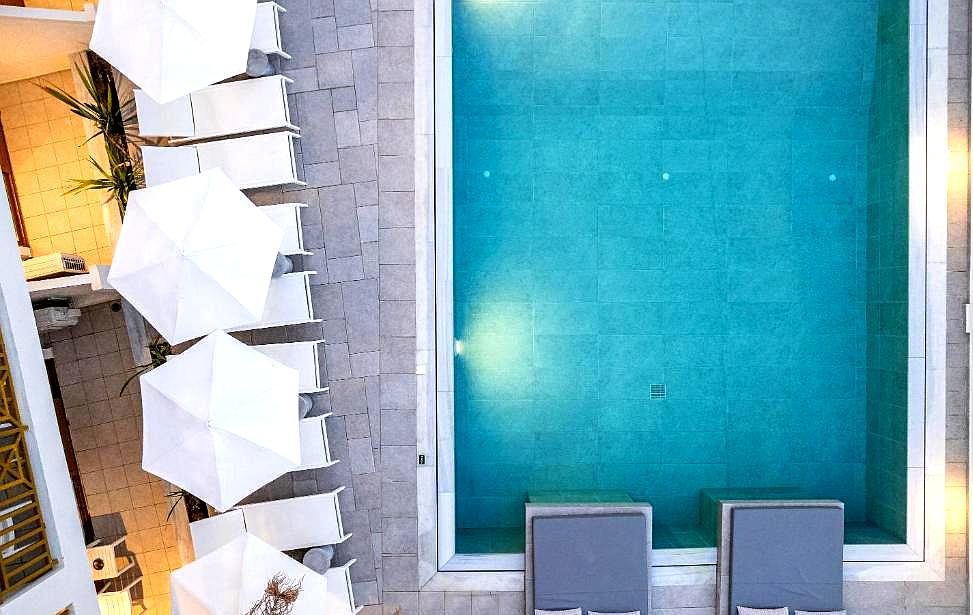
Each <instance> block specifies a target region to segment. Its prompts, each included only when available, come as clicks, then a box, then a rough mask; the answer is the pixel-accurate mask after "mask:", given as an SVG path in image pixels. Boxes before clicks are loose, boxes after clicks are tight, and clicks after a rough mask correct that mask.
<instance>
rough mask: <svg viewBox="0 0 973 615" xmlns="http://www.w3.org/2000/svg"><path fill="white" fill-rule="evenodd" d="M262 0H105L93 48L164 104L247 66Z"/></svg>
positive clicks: (103, 0)
mask: <svg viewBox="0 0 973 615" xmlns="http://www.w3.org/2000/svg"><path fill="white" fill-rule="evenodd" d="M256 12H257V0H206V1H205V2H200V0H101V2H99V3H98V12H97V14H96V16H95V27H94V31H93V32H92V34H91V43H90V44H89V46H90V47H91V50H92V51H94V52H95V53H97V54H98V55H100V56H101V57H102V58H104V59H105V60H106V61H107V62H108V63H109V64H111V65H112V66H114V67H115V68H117V69H118V70H120V71H121V72H122V73H123V74H124V75H125V76H126V77H128V78H129V79H131V80H132V81H134V82H135V84H136V85H138V86H139V87H140V88H142V89H143V90H145V93H146V94H148V95H149V96H151V97H152V98H153V99H154V100H155V101H156V102H158V103H160V104H164V103H167V102H171V101H172V100H175V99H176V98H179V97H180V96H183V95H185V94H189V93H190V92H194V91H196V90H198V89H200V88H204V87H206V86H208V85H211V84H213V83H216V82H217V81H222V80H224V79H227V78H229V77H233V76H234V75H239V74H241V73H243V72H245V71H246V69H247V54H248V53H249V51H250V39H251V37H252V36H253V24H254V18H255V16H256Z"/></svg>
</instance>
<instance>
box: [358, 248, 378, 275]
mask: <svg viewBox="0 0 973 615" xmlns="http://www.w3.org/2000/svg"><path fill="white" fill-rule="evenodd" d="M361 257H362V270H363V271H364V274H365V279H366V280H377V279H378V278H379V265H378V242H377V241H373V242H371V243H363V244H362V245H361Z"/></svg>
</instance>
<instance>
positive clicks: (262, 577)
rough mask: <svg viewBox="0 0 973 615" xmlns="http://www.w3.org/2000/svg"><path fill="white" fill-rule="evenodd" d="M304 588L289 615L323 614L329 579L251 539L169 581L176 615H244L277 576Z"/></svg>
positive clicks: (205, 558)
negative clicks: (281, 576)
mask: <svg viewBox="0 0 973 615" xmlns="http://www.w3.org/2000/svg"><path fill="white" fill-rule="evenodd" d="M278 574H280V575H284V577H286V579H287V584H289V585H292V584H295V583H300V584H301V588H300V592H299V593H298V595H297V600H296V601H295V602H294V606H293V610H292V611H291V612H290V615H311V614H313V615H321V613H324V612H325V611H324V610H322V609H323V605H324V604H326V602H327V583H326V580H325V577H324V575H321V574H318V573H317V572H314V571H313V570H311V569H310V568H308V567H306V566H304V565H303V564H301V563H300V562H298V561H297V560H294V559H291V558H290V557H288V556H286V555H284V554H283V553H281V552H280V551H278V550H277V549H274V548H273V547H271V546H270V545H268V544H267V543H265V542H263V541H262V540H260V539H259V538H256V537H255V536H252V535H250V534H243V535H242V536H240V537H238V538H235V539H233V540H232V541H230V542H228V543H227V544H225V545H223V546H222V547H220V548H219V549H217V550H215V551H213V552H212V553H209V554H207V555H205V556H203V557H201V558H199V559H198V560H196V561H194V562H192V563H190V564H187V565H185V566H183V567H182V568H180V569H178V570H175V571H173V572H172V574H171V575H170V577H169V587H170V592H171V596H172V615H241V614H242V613H246V612H247V611H249V610H250V607H252V606H253V605H254V603H255V602H257V601H258V600H260V599H261V597H262V596H263V594H264V591H265V589H266V587H267V583H268V581H270V580H271V579H272V578H273V577H274V576H275V575H278Z"/></svg>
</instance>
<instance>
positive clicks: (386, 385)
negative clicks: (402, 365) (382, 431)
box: [379, 374, 416, 410]
mask: <svg viewBox="0 0 973 615" xmlns="http://www.w3.org/2000/svg"><path fill="white" fill-rule="evenodd" d="M379 383H380V385H381V399H380V402H379V403H381V406H382V409H383V410H415V407H416V376H415V374H382V375H381V376H379Z"/></svg>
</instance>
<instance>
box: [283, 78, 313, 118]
mask: <svg viewBox="0 0 973 615" xmlns="http://www.w3.org/2000/svg"><path fill="white" fill-rule="evenodd" d="M283 72H284V76H285V77H289V78H291V79H293V80H294V82H293V83H288V84H287V91H288V92H290V93H291V94H296V93H298V92H310V91H312V90H316V89H318V71H317V69H316V68H314V67H313V66H309V67H307V68H292V69H290V70H285V71H283ZM292 111H293V107H292ZM297 119H298V118H291V120H292V121H294V120H297ZM298 123H299V121H298Z"/></svg>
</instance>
